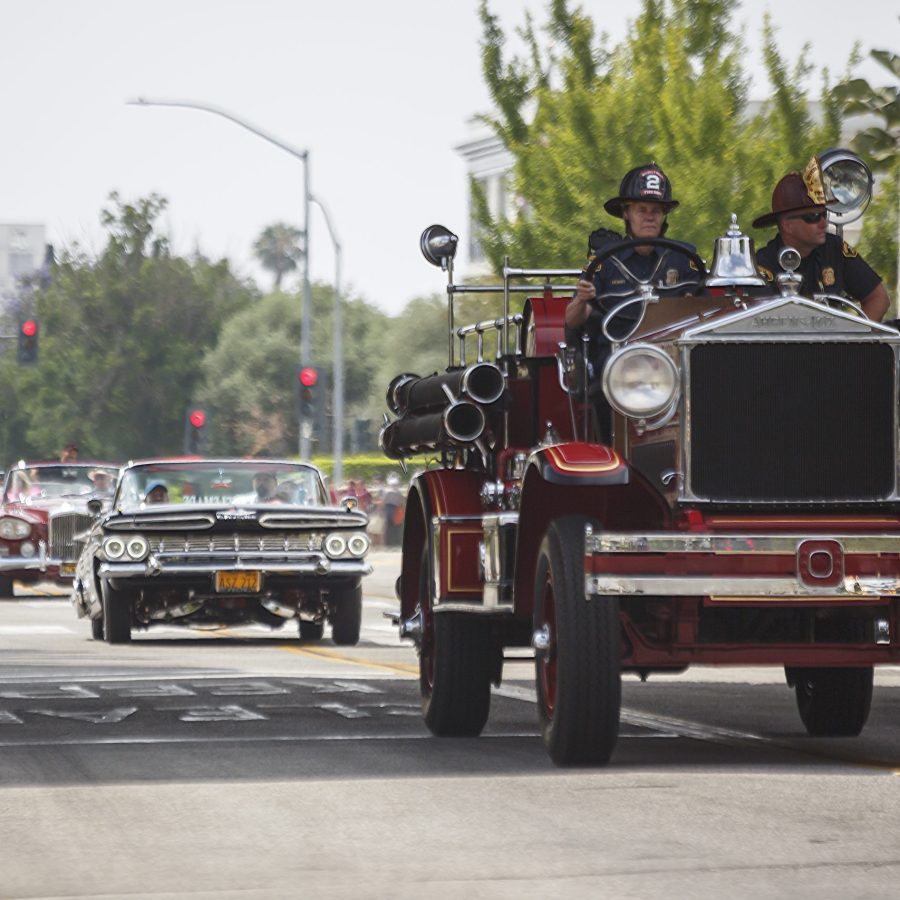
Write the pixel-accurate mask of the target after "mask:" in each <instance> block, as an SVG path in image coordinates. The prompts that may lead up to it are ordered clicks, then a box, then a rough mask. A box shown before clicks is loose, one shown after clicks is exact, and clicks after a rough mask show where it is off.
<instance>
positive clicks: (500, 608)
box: [432, 600, 513, 616]
mask: <svg viewBox="0 0 900 900" xmlns="http://www.w3.org/2000/svg"><path fill="white" fill-rule="evenodd" d="M432 612H433V613H434V614H435V615H437V614H438V613H442V612H467V613H478V614H480V615H497V614H499V615H504V616H508V615H512V613H513V607H512V604H506V603H504V604H502V605H500V604H498V605H497V606H484V605H483V604H481V603H465V602H463V601H461V600H454V601H453V602H452V603H440V604H437V605H435V607H434V609H432Z"/></svg>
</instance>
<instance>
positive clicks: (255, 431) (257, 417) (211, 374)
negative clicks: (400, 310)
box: [199, 284, 399, 456]
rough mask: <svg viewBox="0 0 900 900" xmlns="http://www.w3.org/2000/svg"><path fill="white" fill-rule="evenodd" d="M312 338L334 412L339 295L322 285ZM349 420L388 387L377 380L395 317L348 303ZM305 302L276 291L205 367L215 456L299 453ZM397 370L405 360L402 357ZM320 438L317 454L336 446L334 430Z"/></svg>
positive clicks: (230, 331)
mask: <svg viewBox="0 0 900 900" xmlns="http://www.w3.org/2000/svg"><path fill="white" fill-rule="evenodd" d="M312 301H313V306H312V310H311V312H312V315H311V319H312V323H313V330H312V334H311V335H310V346H311V348H312V356H313V365H314V367H315V368H316V369H317V370H318V371H319V375H320V379H319V384H318V385H317V387H316V391H317V392H318V394H319V396H320V399H321V402H324V403H325V404H326V406H327V407H328V408H329V410H330V408H331V400H332V390H333V384H334V382H333V368H334V352H333V348H334V291H333V289H332V288H331V287H330V286H325V285H320V284H315V285H313V290H312ZM344 303H345V306H344V315H343V324H344V329H343V335H344V338H343V345H344V353H343V356H344V409H345V419H347V420H350V419H352V417H354V416H356V415H363V414H366V413H367V412H369V411H370V408H371V407H372V406H373V399H374V397H375V396H376V395H377V393H378V389H379V388H380V392H381V396H382V401H381V403H380V404H379V405H378V406H377V407H376V408H375V411H380V409H381V408H382V407H383V405H384V403H383V391H384V386H386V384H387V381H384V384H383V385H381V384H379V383H378V382H377V381H376V380H375V379H373V371H372V369H373V366H376V365H377V364H378V361H379V360H381V359H383V358H384V356H385V353H386V348H390V347H391V341H390V340H389V339H386V337H385V335H386V334H387V332H388V328H387V323H388V321H389V317H388V316H386V315H385V314H384V313H382V312H380V311H379V310H378V309H376V308H375V307H373V306H371V305H369V304H368V303H366V302H365V301H363V300H360V299H358V298H349V299H348V298H345V299H344ZM300 328H301V301H300V297H299V296H297V295H296V294H291V293H284V292H281V291H275V292H273V293H272V294H270V295H268V296H266V297H264V298H263V299H262V300H261V301H260V302H259V303H257V304H255V305H254V306H253V307H252V308H249V309H245V310H243V311H241V312H239V313H238V314H237V315H235V316H233V317H232V318H231V319H230V320H229V321H228V323H227V324H226V325H225V327H224V328H223V329H222V334H221V338H220V340H219V342H218V344H217V346H216V347H215V348H214V349H213V350H212V351H211V352H210V353H209V354H208V355H207V357H206V359H205V360H204V362H203V375H204V383H203V387H202V389H201V390H200V391H199V397H200V399H201V400H202V401H203V403H204V405H205V407H206V408H207V409H209V410H210V412H211V416H212V417H213V419H214V421H215V422H216V428H215V430H214V433H213V435H212V446H211V448H210V449H211V451H212V452H214V453H222V454H238V455H248V456H252V455H268V456H292V455H295V454H296V453H297V449H298V421H297V409H296V394H295V391H296V384H295V381H296V372H297V368H298V364H299V351H300ZM394 360H395V364H399V363H398V358H397V357H396V356H395V358H394ZM395 371H396V370H395ZM326 432H327V433H325V434H319V433H315V434H314V435H313V437H314V439H315V441H316V446H317V448H322V447H323V446H324V447H326V448H330V447H331V425H329V426H328V428H327V429H326Z"/></svg>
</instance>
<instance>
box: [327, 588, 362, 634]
mask: <svg viewBox="0 0 900 900" xmlns="http://www.w3.org/2000/svg"><path fill="white" fill-rule="evenodd" d="M331 601H332V603H333V604H334V608H333V611H332V614H331V616H332V617H331V640H332V641H334V643H335V644H337V645H338V646H339V647H354V646H356V645H357V644H358V643H359V632H360V628H361V627H362V585H361V584H356V585H354V586H353V587H351V588H344V589H343V590H339V591H332V592H331Z"/></svg>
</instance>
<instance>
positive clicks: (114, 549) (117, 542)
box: [103, 537, 125, 559]
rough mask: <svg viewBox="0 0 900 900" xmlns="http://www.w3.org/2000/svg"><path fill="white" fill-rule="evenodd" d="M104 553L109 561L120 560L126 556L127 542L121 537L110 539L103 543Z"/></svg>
mask: <svg viewBox="0 0 900 900" xmlns="http://www.w3.org/2000/svg"><path fill="white" fill-rule="evenodd" d="M103 552H104V554H105V555H106V558H107V559H119V558H120V557H122V556H123V555H124V554H125V541H123V540H122V538H120V537H110V538H107V539H106V540H105V541H104V542H103Z"/></svg>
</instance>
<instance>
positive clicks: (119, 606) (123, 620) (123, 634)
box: [102, 581, 134, 644]
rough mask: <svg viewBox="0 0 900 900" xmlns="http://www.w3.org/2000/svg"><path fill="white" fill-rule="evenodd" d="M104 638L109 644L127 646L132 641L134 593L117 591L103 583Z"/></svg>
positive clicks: (105, 582)
mask: <svg viewBox="0 0 900 900" xmlns="http://www.w3.org/2000/svg"><path fill="white" fill-rule="evenodd" d="M102 594H103V636H104V637H105V638H106V643H107V644H127V643H128V642H129V641H130V640H131V607H132V603H133V599H134V597H133V592H132V591H117V590H116V589H115V588H113V587H112V586H111V585H110V584H109V582H108V581H104V582H103V589H102Z"/></svg>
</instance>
